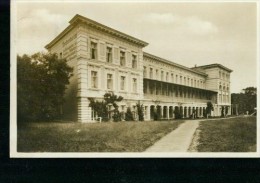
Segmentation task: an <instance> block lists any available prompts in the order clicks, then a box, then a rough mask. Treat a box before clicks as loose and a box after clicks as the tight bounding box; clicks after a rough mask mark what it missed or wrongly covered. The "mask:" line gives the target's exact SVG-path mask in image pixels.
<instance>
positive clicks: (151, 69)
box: [150, 68, 153, 79]
mask: <svg viewBox="0 0 260 183" xmlns="http://www.w3.org/2000/svg"><path fill="white" fill-rule="evenodd" d="M150 79H153V68H150Z"/></svg>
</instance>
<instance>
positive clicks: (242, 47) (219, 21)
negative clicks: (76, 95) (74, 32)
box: [15, 2, 257, 93]
mask: <svg viewBox="0 0 260 183" xmlns="http://www.w3.org/2000/svg"><path fill="white" fill-rule="evenodd" d="M16 9H17V17H16V18H17V23H16V25H17V38H16V40H15V41H16V42H15V43H16V47H17V52H18V54H24V53H26V54H32V53H35V52H38V51H43V50H44V46H45V45H46V44H48V43H49V42H50V41H51V40H52V39H53V38H55V37H56V36H57V35H58V34H59V33H60V32H61V31H62V30H63V29H64V28H66V27H67V26H68V25H69V23H68V22H69V20H70V19H71V18H72V17H73V16H74V15H75V14H80V15H83V16H86V17H88V18H90V19H93V20H95V21H97V22H99V23H102V24H104V25H106V26H109V27H111V28H114V29H116V30H119V31H121V32H124V33H126V34H129V35H131V36H134V37H136V38H139V39H141V40H143V41H146V42H148V43H149V45H148V46H147V47H146V48H144V51H146V52H148V53H151V54H154V55H157V56H159V57H162V58H165V59H169V60H171V61H173V62H176V63H179V64H182V65H184V66H187V67H193V66H194V65H195V64H196V65H198V66H199V65H205V64H212V63H220V64H222V65H224V66H226V67H228V68H230V69H232V70H233V73H232V74H231V92H236V93H237V92H240V91H241V89H243V88H245V87H248V86H256V69H257V68H256V66H257V65H256V61H257V60H256V59H257V58H256V51H257V44H256V43H257V42H256V25H257V24H256V20H257V19H256V3H238V2H236V3H28V2H27V3H17V8H16Z"/></svg>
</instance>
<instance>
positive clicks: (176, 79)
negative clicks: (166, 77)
mask: <svg viewBox="0 0 260 183" xmlns="http://www.w3.org/2000/svg"><path fill="white" fill-rule="evenodd" d="M175 83H178V75H176V77H175Z"/></svg>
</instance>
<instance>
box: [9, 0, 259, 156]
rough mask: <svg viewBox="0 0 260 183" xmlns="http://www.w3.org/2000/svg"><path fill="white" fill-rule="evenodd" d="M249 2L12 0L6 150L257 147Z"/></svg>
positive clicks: (197, 152)
mask: <svg viewBox="0 0 260 183" xmlns="http://www.w3.org/2000/svg"><path fill="white" fill-rule="evenodd" d="M258 6H259V2H256V1H250V2H243V1H237V2H236V1H231V2H221V1H209V2H207V1H203V2H199V1H195V2H192V1H187V2H179V1H177V2H175V1H167V2H153V1H146V2H142V1H140V2H128V1H127V2H124V1H122V2H105V1H98V2H88V1H76V2H70V1H60V2H59V1H53V2H51V1H48V2H43V1H22V0H16V1H12V3H11V111H10V157H21V158H22V157H32V158H33V157H259V150H258V149H259V146H258V144H257V136H258V131H259V130H258V129H257V93H258V92H257V85H258V83H257V81H258V72H259V57H258V55H259V37H258V36H259V34H258V33H259V25H258V23H259V20H258V14H259V12H258V10H257V7H258Z"/></svg>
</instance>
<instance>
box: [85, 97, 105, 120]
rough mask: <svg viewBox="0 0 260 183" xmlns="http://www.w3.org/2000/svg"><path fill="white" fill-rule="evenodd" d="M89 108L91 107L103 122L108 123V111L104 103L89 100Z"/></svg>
mask: <svg viewBox="0 0 260 183" xmlns="http://www.w3.org/2000/svg"><path fill="white" fill-rule="evenodd" d="M89 101H90V103H89V107H91V108H92V109H93V110H94V112H95V113H96V114H97V116H98V117H101V118H102V121H107V120H108V119H107V116H108V109H107V106H106V103H105V102H104V101H95V100H94V99H93V98H89Z"/></svg>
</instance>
